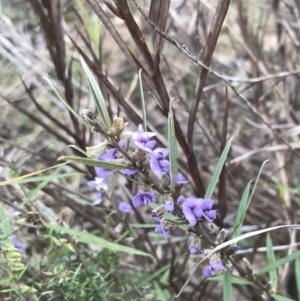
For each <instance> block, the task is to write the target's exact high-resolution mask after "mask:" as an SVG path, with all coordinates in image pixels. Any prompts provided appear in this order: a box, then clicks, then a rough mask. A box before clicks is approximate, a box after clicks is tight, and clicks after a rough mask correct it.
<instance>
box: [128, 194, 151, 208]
mask: <svg viewBox="0 0 300 301" xmlns="http://www.w3.org/2000/svg"><path fill="white" fill-rule="evenodd" d="M151 202H156V197H155V195H154V194H153V193H152V192H146V191H143V192H140V193H138V194H137V195H135V196H134V197H133V199H132V203H133V206H134V207H139V206H141V205H142V204H144V205H145V206H149V204H150V203H151Z"/></svg>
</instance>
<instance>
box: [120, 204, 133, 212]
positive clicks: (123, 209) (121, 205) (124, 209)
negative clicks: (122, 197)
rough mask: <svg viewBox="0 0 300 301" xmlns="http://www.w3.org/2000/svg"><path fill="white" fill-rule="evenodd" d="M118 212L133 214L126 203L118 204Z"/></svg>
mask: <svg viewBox="0 0 300 301" xmlns="http://www.w3.org/2000/svg"><path fill="white" fill-rule="evenodd" d="M118 208H119V210H120V211H123V212H127V213H129V214H133V209H132V207H131V205H130V204H127V203H126V202H120V203H119V207H118Z"/></svg>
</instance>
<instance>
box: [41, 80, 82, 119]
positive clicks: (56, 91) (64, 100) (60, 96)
mask: <svg viewBox="0 0 300 301" xmlns="http://www.w3.org/2000/svg"><path fill="white" fill-rule="evenodd" d="M44 79H45V80H46V81H47V82H48V83H49V85H50V86H51V88H52V89H53V90H54V92H55V94H56V96H57V97H58V98H59V99H60V100H61V102H62V103H63V104H64V105H65V106H66V107H67V108H68V109H69V111H70V112H71V113H72V114H73V115H74V116H76V117H77V118H78V119H79V120H81V121H82V122H83V123H86V122H85V121H84V120H83V119H82V117H81V116H80V115H79V114H78V113H77V112H76V111H75V110H74V109H73V108H72V107H71V106H70V105H69V103H68V102H67V101H66V99H65V98H64V97H63V95H62V94H61V93H60V92H59V91H58V90H57V89H56V87H55V86H54V85H53V83H52V82H51V80H50V79H48V78H46V77H45V78H44Z"/></svg>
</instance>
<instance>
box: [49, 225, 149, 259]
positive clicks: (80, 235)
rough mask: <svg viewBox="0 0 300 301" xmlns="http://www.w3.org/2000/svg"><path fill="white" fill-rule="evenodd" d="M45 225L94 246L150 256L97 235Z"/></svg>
mask: <svg viewBox="0 0 300 301" xmlns="http://www.w3.org/2000/svg"><path fill="white" fill-rule="evenodd" d="M46 227H47V228H49V229H51V230H54V231H57V232H61V233H67V234H69V235H72V236H74V237H75V238H76V239H77V240H78V241H80V242H83V243H86V244H91V245H95V246H99V247H101V248H106V249H110V250H112V251H114V252H126V253H130V254H135V255H141V256H151V255H150V254H148V253H146V252H143V251H139V250H137V249H135V248H130V247H127V246H122V245H119V244H116V243H112V242H110V241H107V240H105V239H103V238H101V237H97V236H95V235H92V234H90V233H86V232H82V231H77V230H74V229H69V228H64V227H61V226H57V225H51V224H46Z"/></svg>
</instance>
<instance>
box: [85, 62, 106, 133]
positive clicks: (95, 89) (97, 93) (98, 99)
mask: <svg viewBox="0 0 300 301" xmlns="http://www.w3.org/2000/svg"><path fill="white" fill-rule="evenodd" d="M80 62H81V65H82V68H83V70H84V73H85V75H86V77H87V80H88V83H89V87H90V89H91V91H92V94H93V97H94V101H95V103H96V107H97V109H98V112H99V114H100V116H101V118H102V120H103V123H104V126H105V129H106V130H107V131H109V130H110V129H111V120H110V117H109V114H108V111H107V107H106V103H105V100H104V98H103V95H102V92H101V90H100V88H99V85H98V83H97V81H96V79H95V77H94V75H93V73H92V72H91V70H90V68H89V67H88V65H87V64H86V62H85V61H84V59H83V58H82V57H80Z"/></svg>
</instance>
